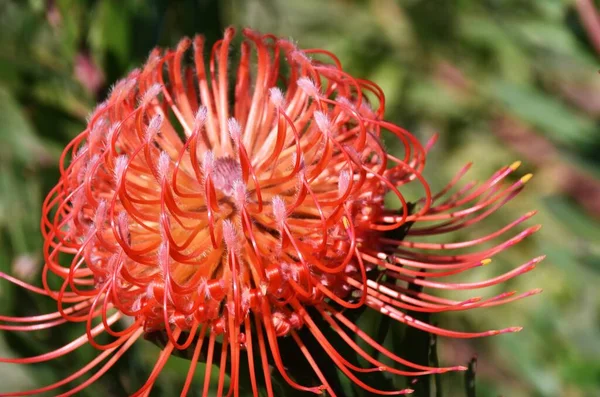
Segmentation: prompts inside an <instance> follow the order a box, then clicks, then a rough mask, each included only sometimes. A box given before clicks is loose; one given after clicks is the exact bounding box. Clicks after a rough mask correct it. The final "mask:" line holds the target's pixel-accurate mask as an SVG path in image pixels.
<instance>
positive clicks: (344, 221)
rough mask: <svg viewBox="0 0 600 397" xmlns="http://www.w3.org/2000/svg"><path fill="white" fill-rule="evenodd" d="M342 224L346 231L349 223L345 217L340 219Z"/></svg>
mask: <svg viewBox="0 0 600 397" xmlns="http://www.w3.org/2000/svg"><path fill="white" fill-rule="evenodd" d="M342 223H343V224H344V227H345V228H346V229H348V228H349V227H350V221H349V220H348V218H346V217H345V216H344V217H343V218H342Z"/></svg>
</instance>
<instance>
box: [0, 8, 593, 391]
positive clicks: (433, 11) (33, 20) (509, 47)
mask: <svg viewBox="0 0 600 397" xmlns="http://www.w3.org/2000/svg"><path fill="white" fill-rule="evenodd" d="M598 6H599V2H597V1H596V2H594V0H539V1H531V0H371V1H369V0H331V1H320V0H303V1H295V0H247V1H242V0H228V1H221V2H218V1H208V0H181V1H167V0H157V1H143V0H127V1H119V0H97V1H93V0H56V1H52V0H12V1H11V0H0V270H1V271H3V272H8V273H10V274H13V275H16V276H18V277H19V278H22V279H24V280H27V281H31V282H33V283H34V284H37V283H38V282H39V281H38V279H39V271H40V269H41V267H42V266H43V263H42V260H41V258H42V256H41V244H42V241H41V237H40V233H39V226H38V224H39V219H40V207H41V203H42V200H43V198H44V196H45V195H46V193H47V192H48V191H49V189H50V188H51V187H52V186H53V185H54V184H55V182H56V180H57V178H58V173H57V163H58V156H59V154H60V152H61V150H62V148H63V147H64V146H65V145H66V143H67V142H68V141H69V140H71V139H72V138H73V137H74V136H75V135H76V134H77V133H79V132H80V131H82V130H83V128H84V125H85V122H86V116H87V115H88V113H89V112H90V110H91V109H92V108H93V107H94V106H95V104H96V103H97V102H98V101H101V100H103V99H104V98H105V96H106V94H107V91H108V89H109V87H110V86H111V84H112V83H114V82H115V80H116V79H118V78H119V77H121V76H123V75H124V74H125V73H126V72H127V71H128V70H130V69H132V68H134V67H137V66H140V65H141V64H142V63H143V62H144V61H145V58H146V57H147V55H148V53H149V51H150V50H151V49H152V48H153V47H154V46H156V45H160V46H174V45H175V44H176V43H177V41H178V40H179V39H180V38H181V37H182V36H184V35H194V34H196V33H202V34H204V35H205V36H206V37H207V39H208V41H209V42H213V41H214V40H216V39H217V38H218V37H220V35H221V34H222V32H223V30H224V28H225V27H226V26H228V25H235V26H239V27H243V26H250V27H253V28H254V29H257V30H260V31H263V32H272V33H275V34H277V35H281V36H285V37H291V38H293V39H294V40H295V41H297V42H298V43H299V45H300V47H303V48H309V47H320V48H324V49H327V50H329V51H332V52H333V53H335V54H336V55H337V56H338V57H339V58H340V60H341V61H342V64H343V65H344V68H345V69H346V70H348V71H349V72H350V73H352V74H353V75H354V76H358V77H362V78H367V79H370V80H373V81H375V82H376V83H377V84H379V85H380V86H381V87H382V88H383V90H384V91H385V93H386V96H387V114H386V115H387V118H388V119H389V120H391V121H393V122H395V123H397V124H399V125H401V126H403V127H405V128H407V129H409V130H411V131H412V132H413V133H414V134H415V135H416V136H418V137H419V139H421V141H422V142H425V141H426V140H427V139H428V138H430V137H431V136H432V135H433V134H434V133H439V134H440V139H439V140H438V143H437V144H436V145H435V147H434V149H433V150H432V151H431V154H430V159H429V163H428V164H429V167H428V169H427V174H426V175H427V177H428V178H429V179H430V181H431V183H432V185H433V186H434V187H435V186H437V187H440V186H442V185H443V184H444V182H445V181H447V180H448V179H449V178H450V177H451V176H452V175H453V174H454V173H455V172H456V171H458V169H459V168H460V167H461V166H462V165H463V164H464V163H466V162H468V161H474V162H475V165H474V167H473V169H472V170H471V171H470V173H469V176H470V179H477V180H483V179H484V178H486V177H487V176H488V175H490V174H491V173H492V172H493V171H495V170H496V169H498V168H499V167H501V166H503V165H506V164H510V163H511V162H513V161H515V160H522V161H523V165H522V167H521V169H520V170H519V175H523V174H524V173H526V172H533V173H534V178H533V180H532V181H531V182H530V183H529V184H528V187H527V188H526V189H525V191H524V192H523V193H522V194H521V195H520V196H519V197H518V199H517V200H513V201H512V202H511V203H509V204H508V205H507V206H505V207H504V208H503V209H502V211H501V212H500V213H498V214H497V215H495V216H494V217H491V218H489V219H488V220H486V222H484V224H482V225H481V226H480V227H479V228H477V231H476V233H475V232H470V231H466V232H462V233H461V234H460V235H454V236H450V237H449V240H448V241H451V240H454V241H456V240H458V239H460V238H463V237H464V238H467V237H469V236H471V235H472V236H475V235H483V234H484V233H485V232H491V231H493V230H496V229H498V227H499V226H501V225H503V224H505V223H506V222H508V221H510V220H513V219H516V218H517V217H518V216H519V215H520V214H522V213H524V212H526V211H529V210H531V209H537V210H539V214H538V215H537V216H536V217H535V218H534V221H535V222H536V223H542V224H543V225H544V227H543V228H542V230H541V231H540V232H539V233H537V234H536V235H534V236H532V237H530V238H528V239H527V240H526V241H524V242H522V243H520V244H519V245H517V246H516V247H514V248H511V249H509V250H507V251H506V252H505V253H503V254H502V255H500V256H498V258H499V259H497V260H495V261H494V265H493V266H486V267H485V268H481V269H478V270H477V271H475V272H471V274H470V275H469V276H468V277H472V280H475V279H483V278H486V276H487V277H491V276H493V275H495V274H500V273H501V272H502V271H506V270H507V269H510V268H512V267H515V266H518V265H519V264H521V263H524V262H526V261H527V260H528V259H529V258H531V257H533V256H537V255H540V254H542V253H544V254H547V255H548V258H547V259H546V261H544V262H543V263H542V264H541V265H540V266H539V267H538V268H537V269H536V270H535V271H534V272H532V273H528V274H526V275H523V276H521V277H518V278H517V279H515V280H512V281H511V282H510V283H508V285H504V286H503V287H502V288H503V289H504V290H507V289H508V290H512V289H515V290H519V291H525V290H529V289H533V288H538V287H541V288H544V293H543V294H541V295H537V296H535V297H531V298H528V299H526V300H523V301H519V302H516V303H513V304H510V305H507V306H502V307H496V308H490V309H479V310H473V311H470V312H468V313H461V312H456V313H452V314H446V315H441V316H438V317H436V318H434V321H435V322H437V323H440V324H441V325H443V326H445V327H449V328H454V329H462V330H470V331H473V330H483V329H493V328H499V327H505V326H512V325H522V326H524V327H525V329H524V330H523V331H522V332H521V333H519V334H511V335H502V336H498V337H493V338H486V339H479V340H471V341H466V340H465V341H462V340H447V339H443V338H441V339H440V340H439V341H438V358H439V361H440V362H441V363H442V364H453V365H455V364H463V365H464V364H466V363H467V362H468V361H469V360H470V359H471V358H472V357H473V356H474V355H476V356H477V357H478V362H477V371H476V395H477V396H505V397H523V396H561V397H583V396H600V292H599V291H600V287H599V285H600V75H599V74H598V70H599V69H600V62H599V61H600V17H599V16H598V11H597V10H598ZM233 56H237V54H233ZM472 233H473V234H472ZM465 281H471V279H468V280H465ZM488 292H489V294H494V293H499V292H500V289H492V290H490V291H486V293H488ZM0 307H1V308H2V309H1V312H2V314H6V315H10V314H12V315H14V314H15V313H17V314H21V315H23V314H25V313H41V312H48V311H51V310H52V309H53V307H52V303H51V302H48V301H47V300H45V299H38V297H33V296H32V295H31V294H27V293H25V292H23V291H22V290H20V289H19V288H16V287H13V286H12V285H10V284H9V283H7V282H5V281H2V282H1V283H0ZM81 330H82V329H81V327H74V328H70V327H62V328H60V329H59V330H55V331H50V330H47V331H43V332H34V333H31V334H8V333H3V334H2V335H0V356H2V357H7V356H29V355H34V354H39V353H42V352H46V351H48V350H50V349H52V348H56V347H59V346H62V345H64V344H65V343H66V342H67V341H70V340H72V339H74V338H75V337H77V336H79V335H80V334H81ZM391 337H392V338H393V334H392V336H391ZM157 351H158V348H156V347H155V346H154V345H152V344H150V343H146V342H141V343H138V344H136V346H135V347H134V349H133V350H132V352H131V354H128V355H127V357H126V359H125V360H121V361H120V362H119V363H118V364H117V366H116V367H115V368H113V370H111V371H110V372H109V373H108V374H107V375H106V376H104V377H103V378H102V379H101V381H99V382H97V383H96V384H95V386H94V387H93V388H92V389H90V390H88V391H82V392H81V393H80V395H83V396H95V395H101V393H104V395H109V396H112V395H115V396H120V395H125V394H126V393H128V392H131V391H133V390H135V386H136V385H141V384H142V383H143V381H142V379H145V377H146V376H147V374H148V373H149V371H150V368H151V365H153V363H154V359H155V357H156V353H157ZM93 354H94V351H93V349H91V348H90V349H80V350H77V352H76V353H74V354H73V355H71V356H70V358H68V359H60V360H56V361H52V362H51V363H50V364H38V365H30V366H16V365H3V364H2V365H0V391H3V390H22V389H26V388H31V387H34V386H43V385H46V384H49V383H52V382H54V381H56V380H59V379H62V378H64V377H65V376H67V375H69V374H71V373H72V372H74V371H75V370H76V369H77V368H79V367H80V366H81V364H82V363H83V362H88V361H89V360H90V358H91V357H93ZM187 366H188V363H187V362H186V361H185V360H182V359H173V360H170V362H169V364H168V367H167V370H166V371H165V373H164V374H163V375H161V377H160V378H159V381H158V383H157V387H156V389H155V392H154V393H153V395H166V396H168V395H178V394H179V390H180V387H181V385H182V379H183V378H184V377H185V373H186V371H187ZM199 379H201V378H199ZM438 386H439V387H438V388H437V391H435V393H438V394H435V393H434V392H433V389H432V390H431V393H432V394H431V395H436V396H445V397H454V396H467V395H468V393H472V392H473V390H472V389H470V390H469V391H468V392H467V391H465V386H464V376H463V374H446V375H444V376H442V377H441V378H440V379H438ZM281 393H282V394H281V395H287V394H285V393H287V392H283V391H282V392H281ZM347 394H348V395H367V394H364V393H362V394H361V393H358V392H357V391H355V390H350V389H348V391H347ZM290 395H291V394H290ZM471 395H473V396H474V395H475V394H470V395H469V397H471Z"/></svg>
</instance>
